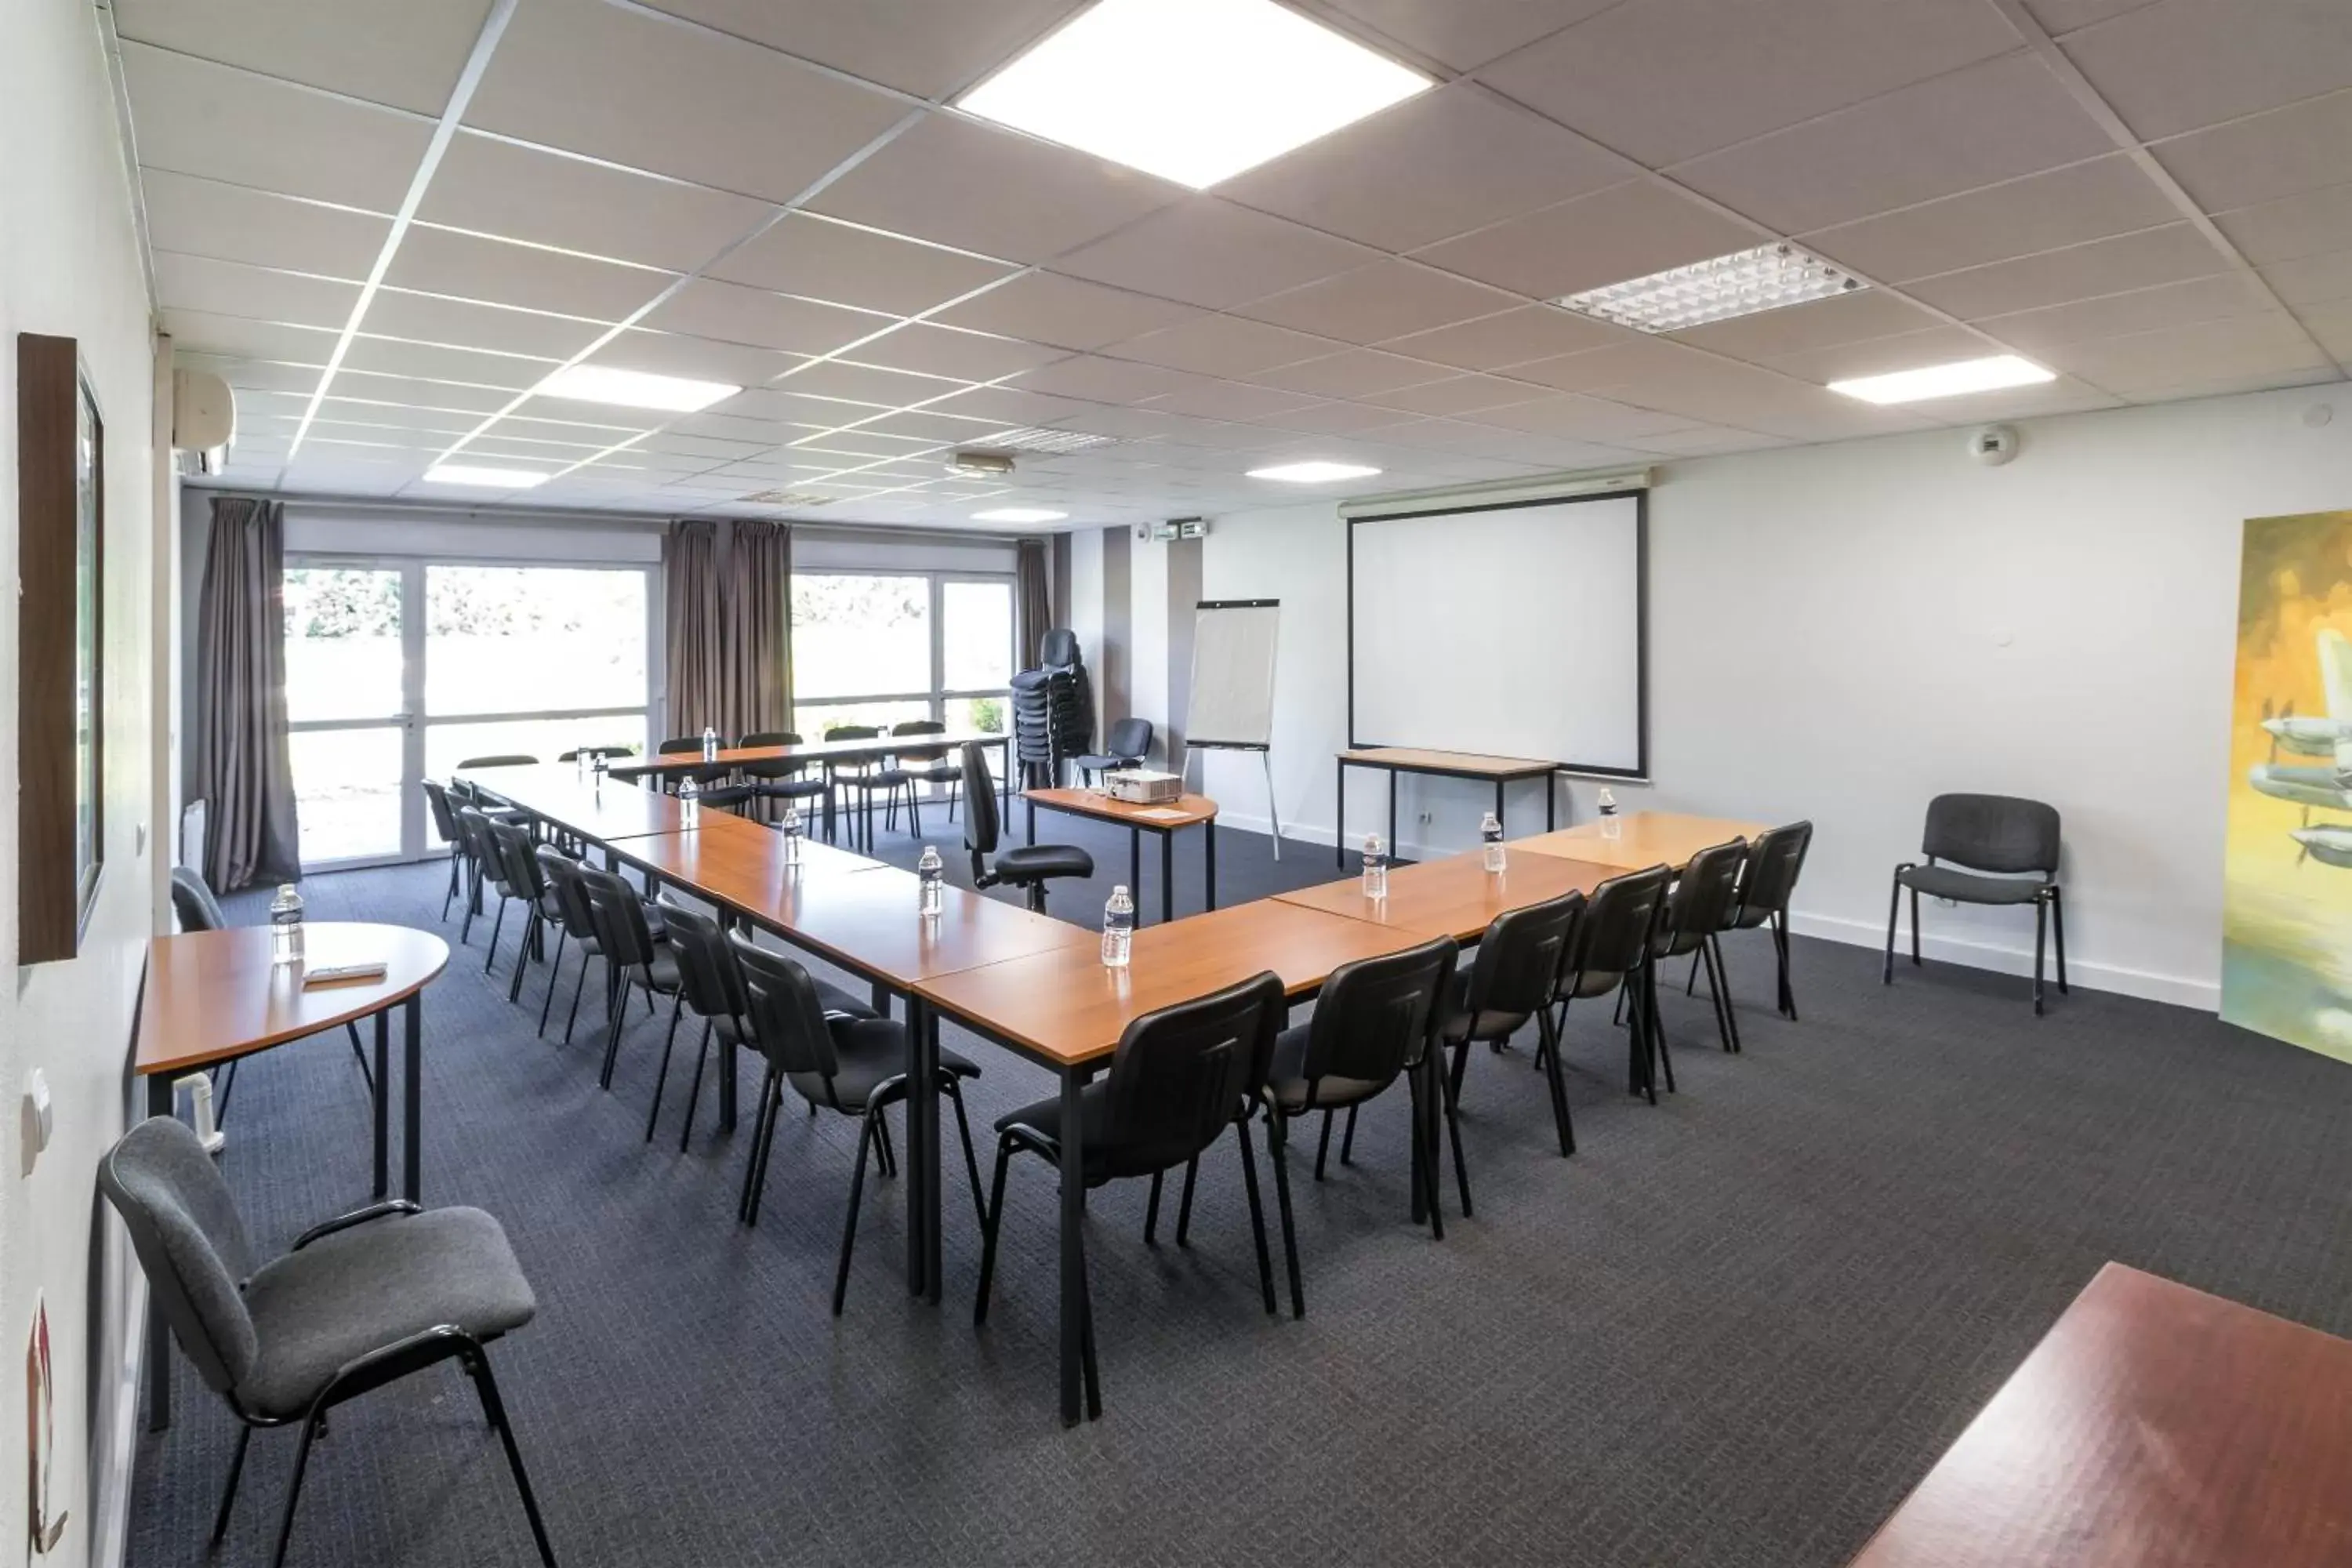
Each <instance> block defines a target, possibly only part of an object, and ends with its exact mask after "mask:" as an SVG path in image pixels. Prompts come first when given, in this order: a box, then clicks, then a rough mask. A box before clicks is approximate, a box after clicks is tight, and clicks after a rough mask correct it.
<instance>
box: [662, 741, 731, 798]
mask: <svg viewBox="0 0 2352 1568" xmlns="http://www.w3.org/2000/svg"><path fill="white" fill-rule="evenodd" d="M726 746H727V737H726V736H724V735H721V736H719V749H720V750H722V751H723V750H725V749H726ZM654 754H655V755H656V756H661V757H684V756H700V755H701V754H702V737H701V736H699V735H673V736H671V737H670V738H669V739H668V740H667V741H664V742H662V743H661V744H660V745H658V746H656V747H655V748H654ZM734 771H735V770H734V768H733V767H731V766H730V765H729V764H728V763H711V764H710V766H709V767H707V768H684V769H680V770H679V771H678V772H677V773H668V774H666V775H664V777H665V778H666V779H667V783H665V784H663V785H662V787H663V788H664V789H667V790H671V791H675V790H677V784H678V781H679V780H680V779H692V780H693V781H694V783H695V787H697V788H701V787H702V786H704V785H706V784H717V783H718V782H719V780H721V779H723V778H725V777H726V776H727V775H728V774H729V773H733V772H734Z"/></svg>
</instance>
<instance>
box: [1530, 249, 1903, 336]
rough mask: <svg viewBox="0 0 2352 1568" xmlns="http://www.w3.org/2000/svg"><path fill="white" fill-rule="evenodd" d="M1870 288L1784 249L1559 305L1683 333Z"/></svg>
mask: <svg viewBox="0 0 2352 1568" xmlns="http://www.w3.org/2000/svg"><path fill="white" fill-rule="evenodd" d="M1867 287H1869V285H1867V284H1865V283H1864V282H1863V280H1862V279H1859V278H1856V277H1854V276H1853V274H1852V273H1850V272H1847V271H1845V270H1844V269H1843V268H1839V267H1835V266H1832V265H1831V264H1830V263H1829V262H1826V261H1824V260H1822V258H1820V257H1818V256H1814V255H1812V254H1811V253H1810V252H1808V251H1805V250H1801V249H1800V248H1799V247H1796V246H1793V245H1790V244H1787V243H1785V242H1783V243H1780V244H1777V245H1759V246H1758V247H1756V248H1755V249H1753V250H1740V251H1735V252H1733V253H1732V254H1731V255H1729V256H1718V257H1716V258H1714V259H1712V260H1709V261H1694V262H1692V263H1690V264H1689V265H1688V266H1685V267H1669V268H1666V269H1665V270H1664V272H1653V273H1651V274H1650V275H1649V276H1648V277H1647V278H1633V279H1627V280H1626V281H1624V282H1622V283H1611V284H1609V285H1607V286H1606V287H1603V288H1600V289H1586V290H1585V291H1584V292H1583V293H1581V294H1570V296H1568V297H1567V298H1566V299H1564V300H1559V301H1558V302H1559V304H1560V305H1561V306H1563V307H1565V308H1566V309H1568V310H1574V311H1575V312H1577V313H1578V314H1579V315H1582V316H1591V317H1592V318H1594V319H1595V320H1597V321H1613V322H1615V323H1616V324H1617V325H1619V326H1621V327H1632V328H1633V329H1634V330H1635V331H1643V332H1678V331H1683V330H1684V329H1685V328H1686V327H1703V326H1706V324H1707V323H1708V322H1709V321H1730V320H1731V319H1732V318H1733V317H1735V316H1754V315H1759V314H1761V313H1762V312H1764V311H1766V310H1780V308H1781V307H1782V306H1784V305H1804V304H1809V303H1811V301H1813V300H1827V299H1831V298H1832V297H1834V296H1836V295H1839V294H1852V293H1854V292H1857V291H1858V290H1860V289H1865V288H1867Z"/></svg>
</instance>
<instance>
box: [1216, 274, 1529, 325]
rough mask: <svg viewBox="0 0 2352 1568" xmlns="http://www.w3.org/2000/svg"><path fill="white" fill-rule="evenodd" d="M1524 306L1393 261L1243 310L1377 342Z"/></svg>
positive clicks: (1473, 285) (1252, 315) (1279, 321)
mask: <svg viewBox="0 0 2352 1568" xmlns="http://www.w3.org/2000/svg"><path fill="white" fill-rule="evenodd" d="M1521 303H1522V301H1521V300H1518V299H1517V298H1515V297H1513V296H1512V295H1509V294H1506V293H1504V292H1503V291H1502V290H1501V289H1490V288H1487V287H1486V286H1485V285H1483V284H1479V283H1471V282H1466V281H1465V280H1464V279H1460V278H1456V277H1454V276H1452V275H1451V274H1449V273H1445V272H1441V271H1439V270H1437V269H1436V268H1432V267H1424V266H1422V265H1420V264H1418V263H1416V262H1412V261H1405V260H1402V259H1395V258H1391V259H1390V260H1387V261H1381V262H1375V263H1374V264H1372V265H1371V266H1370V267H1361V268H1357V269H1356V270H1355V271H1353V272H1342V273H1340V274H1339V276H1338V277H1336V278H1327V279H1324V280H1323V281H1321V282H1319V283H1309V284H1307V286H1306V287H1304V288H1302V289H1290V290H1288V291H1287V292H1286V293H1281V294H1276V295H1272V296H1270V297H1268V298H1266V299H1264V300H1256V301H1255V302H1254V303H1251V304H1248V305H1244V306H1241V307H1239V311H1240V313H1241V314H1243V315H1245V316H1248V317H1250V318H1251V319H1253V320H1255V321H1271V322H1273V323H1274V324H1275V325H1276V326H1281V327H1290V328H1293V329H1295V330H1297V331H1303V332H1318V333H1320V334H1321V335H1322V336H1324V337H1327V338H1332V339H1336V340H1337V341H1339V342H1343V343H1373V342H1382V341H1384V340H1386V339H1389V338H1394V337H1399V336H1402V335H1403V334H1405V333H1408V332H1417V331H1426V330H1428V329H1430V328H1433V327H1444V326H1451V325H1453V324H1454V322H1456V321H1469V320H1471V319H1473V318H1474V317H1478V316H1492V315H1496V314H1499V313H1500V312H1502V311H1504V310H1512V309H1514V308H1516V307H1517V306H1518V305H1519V304H1521Z"/></svg>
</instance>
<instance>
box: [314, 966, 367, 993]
mask: <svg viewBox="0 0 2352 1568" xmlns="http://www.w3.org/2000/svg"><path fill="white" fill-rule="evenodd" d="M383 976H384V966H383V964H382V963H322V964H320V965H319V966H318V967H317V968H315V969H305V970H304V971H303V972H302V989H303V990H305V991H309V990H310V989H312V988H313V987H316V986H320V985H358V984H362V983H364V982H366V981H370V980H381V979H383Z"/></svg>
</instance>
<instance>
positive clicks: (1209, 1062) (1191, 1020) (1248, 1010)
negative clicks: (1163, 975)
mask: <svg viewBox="0 0 2352 1568" xmlns="http://www.w3.org/2000/svg"><path fill="white" fill-rule="evenodd" d="M1288 1011H1289V1005H1288V1003H1287V1002H1286V999H1285V998H1284V995H1283V990H1282V980H1281V977H1280V976H1278V975H1276V974H1275V973H1273V972H1272V971H1271V970H1269V971H1267V972H1266V973H1263V974H1260V975H1257V976H1255V977H1254V978H1252V979H1248V980H1244V981H1241V982H1239V983H1238V984H1233V985H1228V986H1227V987H1225V988H1224V989H1223V991H1216V992H1212V993H1211V994H1208V995H1206V996H1202V997H1199V998H1196V999H1195V1000H1193V1001H1191V1002H1180V1003H1178V1004H1177V1005H1174V1006H1172V1007H1162V1008H1160V1010H1159V1011H1157V1012H1153V1013H1146V1014H1145V1015H1143V1016H1141V1017H1139V1018H1138V1019H1136V1020H1135V1021H1134V1022H1132V1023H1130V1024H1129V1025H1128V1026H1127V1031H1126V1033H1124V1034H1122V1035H1120V1036H1119V1037H1118V1051H1117V1053H1116V1054H1115V1055H1113V1056H1112V1058H1111V1060H1110V1077H1109V1080H1108V1083H1107V1084H1106V1085H1105V1086H1104V1094H1105V1095H1106V1097H1107V1098H1108V1101H1109V1104H1108V1116H1107V1121H1106V1125H1105V1128H1104V1132H1103V1140H1102V1158H1101V1161H1100V1163H1099V1164H1097V1161H1096V1159H1095V1156H1094V1155H1093V1154H1091V1153H1090V1154H1088V1156H1087V1164H1088V1167H1089V1174H1095V1173H1099V1174H1102V1175H1111V1176H1116V1175H1124V1174H1129V1173H1146V1172H1150V1171H1164V1170H1167V1169H1170V1168H1171V1167H1172V1166H1176V1165H1181V1164H1182V1163H1184V1162H1185V1161H1187V1160H1189V1159H1191V1158H1192V1156H1193V1155H1195V1154H1197V1153H1199V1152H1201V1151H1202V1150H1203V1149H1206V1148H1207V1147H1208V1146H1209V1145H1210V1144H1212V1143H1213V1142H1216V1141H1217V1138H1218V1136H1219V1134H1221V1133H1223V1131H1224V1130H1225V1129H1226V1128H1227V1127H1230V1126H1232V1125H1233V1122H1234V1118H1236V1117H1238V1116H1240V1115H1242V1114H1243V1113H1244V1110H1247V1108H1248V1107H1249V1106H1251V1105H1253V1104H1255V1102H1256V1100H1257V1096H1258V1091H1259V1090H1260V1089H1263V1088H1264V1087H1265V1081H1266V1077H1267V1075H1268V1074H1269V1073H1270V1072H1271V1071H1272V1070H1273V1067H1274V1042H1275V1037H1276V1036H1277V1035H1279V1034H1280V1033H1281V1031H1282V1026H1283V1024H1284V1022H1285V1021H1286V1017H1287V1015H1288Z"/></svg>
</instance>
